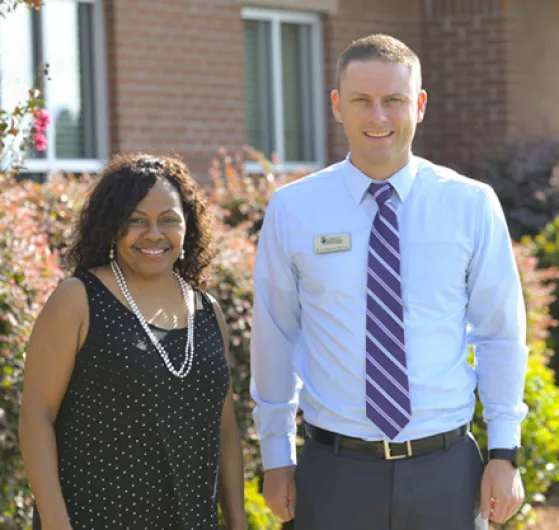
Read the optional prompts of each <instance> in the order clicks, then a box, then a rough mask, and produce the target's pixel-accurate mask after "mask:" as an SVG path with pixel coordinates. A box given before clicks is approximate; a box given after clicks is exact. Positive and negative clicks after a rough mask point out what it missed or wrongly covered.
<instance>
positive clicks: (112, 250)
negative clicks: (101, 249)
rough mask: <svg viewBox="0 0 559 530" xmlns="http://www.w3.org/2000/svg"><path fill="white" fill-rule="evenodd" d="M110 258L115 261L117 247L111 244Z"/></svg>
mask: <svg viewBox="0 0 559 530" xmlns="http://www.w3.org/2000/svg"><path fill="white" fill-rule="evenodd" d="M109 259H110V260H111V261H113V260H114V259H115V247H114V246H111V250H109Z"/></svg>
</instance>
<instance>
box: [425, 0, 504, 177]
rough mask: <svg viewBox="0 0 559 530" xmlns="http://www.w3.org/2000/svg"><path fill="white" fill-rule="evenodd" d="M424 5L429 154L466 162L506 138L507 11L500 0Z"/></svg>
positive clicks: (439, 160)
mask: <svg viewBox="0 0 559 530" xmlns="http://www.w3.org/2000/svg"><path fill="white" fill-rule="evenodd" d="M423 4H424V5H423V20H422V36H423V40H422V44H423V48H422V52H423V54H422V62H423V71H424V86H425V88H426V89H427V92H428V95H429V100H428V105H427V115H426V119H425V123H424V154H425V156H427V157H429V158H431V159H432V160H434V161H435V162H437V163H441V164H445V165H449V166H451V167H463V166H464V165H466V164H467V163H468V162H470V161H471V160H472V159H473V158H475V157H476V156H477V155H478V154H480V153H482V152H484V151H486V150H491V149H493V148H494V147H495V146H497V145H499V144H500V143H501V142H502V141H503V139H504V138H505V137H506V133H507V120H508V65H507V45H508V26H507V14H506V12H504V11H503V4H504V3H503V2H500V1H495V0H483V1H479V0H478V1H469V2H464V1H461V0H431V1H428V2H424V3H423Z"/></svg>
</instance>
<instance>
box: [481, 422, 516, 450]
mask: <svg viewBox="0 0 559 530" xmlns="http://www.w3.org/2000/svg"><path fill="white" fill-rule="evenodd" d="M520 425H521V422H519V421H511V420H491V421H490V422H488V423H487V445H488V449H513V448H514V447H518V446H520Z"/></svg>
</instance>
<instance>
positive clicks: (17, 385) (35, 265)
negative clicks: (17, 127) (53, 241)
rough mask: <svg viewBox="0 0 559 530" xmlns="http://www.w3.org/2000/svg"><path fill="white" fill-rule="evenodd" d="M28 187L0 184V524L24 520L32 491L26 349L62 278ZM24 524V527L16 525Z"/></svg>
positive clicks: (7, 182)
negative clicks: (21, 430)
mask: <svg viewBox="0 0 559 530" xmlns="http://www.w3.org/2000/svg"><path fill="white" fill-rule="evenodd" d="M37 217H38V212H37V209H36V207H35V205H33V204H32V203H30V202H28V201H27V194H26V192H25V190H23V189H21V188H20V187H19V186H18V185H17V184H15V183H14V182H13V181H3V182H0V484H1V487H2V495H1V496H0V526H2V525H3V526H2V528H4V527H9V526H8V525H9V524H12V523H17V524H19V523H22V522H23V521H24V520H26V517H27V512H28V508H29V503H30V499H29V491H28V488H27V484H26V481H25V478H24V475H23V466H22V464H21V460H20V458H19V450H18V443H17V417H18V408H19V399H20V395H21V391H22V379H23V363H24V352H25V347H26V343H27V340H28V336H29V332H30V329H31V325H32V322H33V319H34V318H35V316H36V315H37V313H38V311H39V309H40V307H41V306H42V305H43V303H44V302H45V300H46V297H47V295H48V293H49V292H50V291H51V290H52V288H53V287H54V285H55V284H56V282H57V281H58V279H59V278H60V269H59V267H58V264H57V260H56V258H55V256H54V255H53V254H52V253H51V251H50V249H49V246H48V240H47V237H46V235H45V234H43V233H42V232H40V231H39V225H38V223H37ZM18 528H21V526H18Z"/></svg>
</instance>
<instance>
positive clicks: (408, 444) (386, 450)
mask: <svg viewBox="0 0 559 530" xmlns="http://www.w3.org/2000/svg"><path fill="white" fill-rule="evenodd" d="M382 445H383V446H384V458H386V460H399V459H400V458H409V457H410V456H413V451H412V450H411V442H410V441H409V440H408V441H407V442H406V449H407V451H406V454H404V455H393V454H392V453H391V452H390V442H387V441H386V440H383V441H382Z"/></svg>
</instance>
